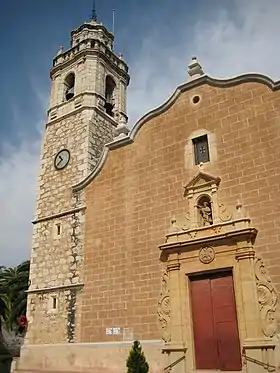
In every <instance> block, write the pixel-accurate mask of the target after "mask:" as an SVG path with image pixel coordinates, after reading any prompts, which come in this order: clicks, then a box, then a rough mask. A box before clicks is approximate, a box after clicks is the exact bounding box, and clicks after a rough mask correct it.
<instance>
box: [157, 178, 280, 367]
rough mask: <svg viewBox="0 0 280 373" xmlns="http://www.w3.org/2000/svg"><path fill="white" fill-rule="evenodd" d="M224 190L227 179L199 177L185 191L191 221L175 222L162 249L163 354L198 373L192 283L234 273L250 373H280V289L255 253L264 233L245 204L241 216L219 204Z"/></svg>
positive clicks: (242, 345) (237, 210) (243, 363)
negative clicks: (279, 318) (279, 350)
mask: <svg viewBox="0 0 280 373" xmlns="http://www.w3.org/2000/svg"><path fill="white" fill-rule="evenodd" d="M220 183H221V179H220V178H218V177H214V176H211V175H209V174H206V173H204V172H202V171H200V172H199V173H198V174H197V175H195V177H194V178H193V179H192V180H191V181H190V182H189V183H188V184H187V185H186V186H185V188H184V189H185V191H184V197H185V198H186V201H187V209H186V214H185V216H183V217H176V218H175V217H174V218H173V219H172V221H171V227H170V230H169V232H168V233H167V234H166V239H165V243H164V244H163V245H161V246H160V251H161V255H160V259H161V261H162V262H163V263H164V266H165V271H164V274H163V279H162V293H161V297H160V299H159V302H158V320H159V325H160V328H161V330H162V339H163V341H164V347H163V349H162V352H163V353H164V354H165V356H166V359H167V363H168V364H169V365H170V367H172V372H173V373H177V371H178V372H182V371H184V372H195V371H197V370H196V369H197V368H196V358H195V347H194V325H193V314H192V312H193V311H192V300H191V278H192V276H194V275H198V274H203V275H206V276H207V274H211V273H212V274H213V273H217V272H219V271H223V270H228V271H231V274H232V275H231V276H232V281H233V289H234V301H235V307H236V318H237V328H238V336H239V342H240V364H241V366H242V368H241V369H242V372H250V373H258V372H273V371H276V368H275V361H276V357H275V347H276V343H275V339H276V338H275V337H276V329H277V323H276V306H277V293H276V289H275V287H274V285H273V283H272V282H271V280H270V278H269V276H268V274H267V272H266V269H265V265H264V263H263V261H262V260H261V258H259V257H258V256H257V255H256V253H255V250H254V242H255V238H256V236H257V230H256V229H255V228H254V227H252V226H251V222H250V219H249V218H247V217H246V216H244V213H243V209H242V205H241V203H239V202H238V203H237V206H236V207H235V209H234V210H235V211H231V210H230V209H228V208H227V207H226V206H225V205H223V204H219V185H220ZM238 351H239V350H238ZM168 364H166V365H168Z"/></svg>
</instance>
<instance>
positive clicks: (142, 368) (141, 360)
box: [126, 341, 149, 373]
mask: <svg viewBox="0 0 280 373" xmlns="http://www.w3.org/2000/svg"><path fill="white" fill-rule="evenodd" d="M126 367H127V373H148V372H149V364H148V363H147V361H146V358H145V355H144V352H143V350H142V347H141V344H140V342H139V341H134V342H133V346H132V348H131V350H130V352H129V355H128V358H127V360H126Z"/></svg>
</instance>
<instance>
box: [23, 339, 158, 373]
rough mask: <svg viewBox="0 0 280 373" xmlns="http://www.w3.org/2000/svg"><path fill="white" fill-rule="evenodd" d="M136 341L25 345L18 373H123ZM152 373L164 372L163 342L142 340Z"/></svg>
mask: <svg viewBox="0 0 280 373" xmlns="http://www.w3.org/2000/svg"><path fill="white" fill-rule="evenodd" d="M132 343H133V342H112V343H110V342H108V343H107V342H105V343H77V344H76V343H73V344H58V345H29V346H23V347H22V350H21V356H20V360H19V361H18V364H17V367H16V372H17V373H31V372H32V373H37V372H38V373H39V372H41V371H43V372H47V373H74V372H75V373H76V372H79V373H80V372H82V373H92V372H94V373H123V372H125V370H126V359H127V357H128V353H129V350H130V348H131V346H132ZM141 344H142V348H143V351H144V353H145V356H146V359H147V361H148V363H149V365H150V373H159V372H163V368H164V366H165V359H164V355H162V353H161V347H162V342H161V341H141Z"/></svg>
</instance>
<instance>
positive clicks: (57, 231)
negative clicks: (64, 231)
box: [56, 224, 61, 236]
mask: <svg viewBox="0 0 280 373" xmlns="http://www.w3.org/2000/svg"><path fill="white" fill-rule="evenodd" d="M56 234H57V236H60V235H61V224H56Z"/></svg>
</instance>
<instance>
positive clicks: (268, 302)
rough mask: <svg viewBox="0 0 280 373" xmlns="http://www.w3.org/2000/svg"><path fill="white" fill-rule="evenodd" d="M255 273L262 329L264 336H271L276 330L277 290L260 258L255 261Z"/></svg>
mask: <svg viewBox="0 0 280 373" xmlns="http://www.w3.org/2000/svg"><path fill="white" fill-rule="evenodd" d="M255 274H256V282H257V291H258V301H259V307H260V314H261V321H262V330H263V333H264V335H265V336H266V337H270V338H271V337H273V336H274V335H275V334H276V331H277V321H276V315H275V314H276V304H277V300H278V299H277V291H276V289H275V287H274V285H273V283H272V281H271V279H270V277H269V276H268V274H267V270H266V268H265V265H264V263H263V261H262V260H261V259H260V258H257V259H256V262H255Z"/></svg>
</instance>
